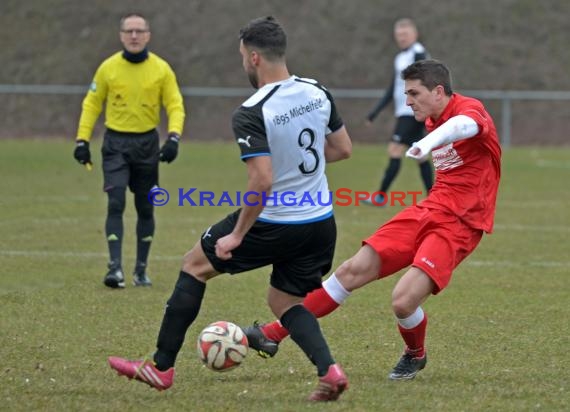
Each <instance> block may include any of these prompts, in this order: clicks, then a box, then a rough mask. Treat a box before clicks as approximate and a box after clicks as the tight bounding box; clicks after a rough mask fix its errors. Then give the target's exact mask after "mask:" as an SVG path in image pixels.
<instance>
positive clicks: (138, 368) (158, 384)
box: [108, 356, 174, 391]
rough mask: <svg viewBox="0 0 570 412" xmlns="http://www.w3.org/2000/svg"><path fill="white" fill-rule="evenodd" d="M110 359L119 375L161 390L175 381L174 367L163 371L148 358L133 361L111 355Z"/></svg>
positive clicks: (110, 363)
mask: <svg viewBox="0 0 570 412" xmlns="http://www.w3.org/2000/svg"><path fill="white" fill-rule="evenodd" d="M108 360H109V365H110V366H111V368H113V369H114V370H116V371H117V373H118V374H119V376H126V377H127V378H129V379H136V380H137V381H140V382H144V383H146V384H147V385H149V386H151V387H153V388H155V389H157V390H159V391H163V390H165V389H168V388H170V387H171V386H172V383H173V381H174V368H170V369H168V370H166V371H164V372H163V371H160V370H158V369H157V368H156V366H155V364H154V362H152V361H150V360H147V359H144V360H134V361H131V360H127V359H123V358H118V357H116V356H110V357H109V359H108Z"/></svg>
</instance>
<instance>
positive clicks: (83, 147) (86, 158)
mask: <svg viewBox="0 0 570 412" xmlns="http://www.w3.org/2000/svg"><path fill="white" fill-rule="evenodd" d="M73 157H75V159H76V160H77V161H78V162H79V163H81V164H82V165H85V164H90V163H91V152H90V151H89V142H88V141H87V140H77V141H76V145H75V151H74V152H73Z"/></svg>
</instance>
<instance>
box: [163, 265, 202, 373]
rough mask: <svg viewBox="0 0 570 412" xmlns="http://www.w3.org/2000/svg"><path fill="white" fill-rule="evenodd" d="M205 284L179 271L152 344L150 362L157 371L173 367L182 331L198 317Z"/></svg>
mask: <svg viewBox="0 0 570 412" xmlns="http://www.w3.org/2000/svg"><path fill="white" fill-rule="evenodd" d="M205 290H206V284H205V283H202V282H200V281H199V280H197V279H196V278H195V277H194V276H192V275H190V274H189V273H186V272H184V271H181V272H180V276H179V277H178V281H177V282H176V286H175V287H174V292H172V296H170V299H168V302H167V303H166V310H165V311H164V317H163V318H162V325H161V326H160V332H159V334H158V341H157V343H156V347H157V351H156V352H155V354H154V362H155V363H156V367H157V368H158V370H161V371H165V370H167V369H168V368H170V367H172V366H174V363H175V362H176V356H177V355H178V352H180V348H181V347H182V344H183V343H184V337H185V336H186V331H187V330H188V328H189V327H190V325H191V324H192V322H194V319H196V316H198V312H199V311H200V305H201V303H202V298H203V297H204V291H205Z"/></svg>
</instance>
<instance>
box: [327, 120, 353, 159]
mask: <svg viewBox="0 0 570 412" xmlns="http://www.w3.org/2000/svg"><path fill="white" fill-rule="evenodd" d="M351 154H352V141H351V140H350V136H349V135H348V131H347V130H346V127H344V126H342V127H341V128H340V129H338V130H336V131H335V132H333V133H331V134H329V135H327V138H326V142H325V159H326V161H327V163H332V162H336V161H339V160H344V159H348V158H349V157H350V155H351Z"/></svg>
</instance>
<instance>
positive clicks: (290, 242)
mask: <svg viewBox="0 0 570 412" xmlns="http://www.w3.org/2000/svg"><path fill="white" fill-rule="evenodd" d="M240 212H241V209H240V210H237V211H236V212H234V213H231V214H229V215H228V216H227V217H226V218H225V219H223V220H221V221H219V222H218V223H216V224H215V225H213V226H210V227H209V228H208V229H207V230H206V231H205V232H204V233H203V234H202V240H201V243H202V249H203V250H204V253H205V254H206V256H207V257H208V259H209V261H210V263H211V264H212V266H213V267H214V269H216V271H218V272H220V273H231V274H234V273H240V272H245V271H248V270H252V269H257V268H260V267H262V266H267V265H273V271H272V272H271V281H270V283H271V286H273V287H274V288H276V289H278V290H281V291H283V292H286V293H289V294H291V295H294V296H299V297H304V296H306V295H307V293H309V292H311V291H312V290H315V289H317V288H319V287H320V286H321V281H322V277H323V276H324V275H326V274H327V273H328V271H329V270H330V269H331V267H332V261H333V256H334V248H335V244H336V223H335V219H334V216H331V217H329V218H326V219H325V220H321V221H318V222H312V223H303V224H298V225H294V224H276V223H266V222H259V221H257V222H255V224H254V225H253V226H252V228H251V229H250V230H249V232H247V234H246V235H245V237H244V238H243V242H242V243H241V245H239V246H238V247H237V248H236V249H234V250H233V251H232V258H231V259H229V260H222V259H219V258H218V257H217V256H216V249H215V246H216V241H217V240H218V239H219V238H221V237H223V236H225V235H227V234H229V233H230V232H231V231H232V230H233V228H234V227H235V225H236V223H237V219H238V216H239V213H240Z"/></svg>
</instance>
